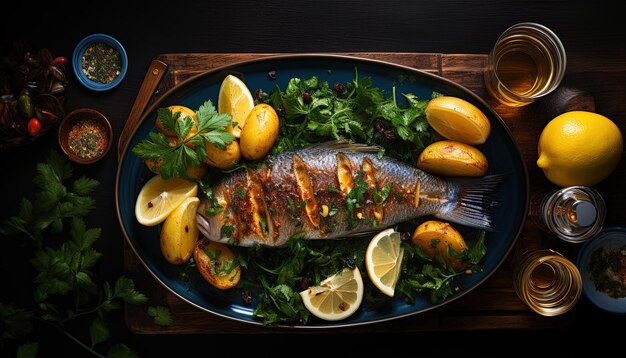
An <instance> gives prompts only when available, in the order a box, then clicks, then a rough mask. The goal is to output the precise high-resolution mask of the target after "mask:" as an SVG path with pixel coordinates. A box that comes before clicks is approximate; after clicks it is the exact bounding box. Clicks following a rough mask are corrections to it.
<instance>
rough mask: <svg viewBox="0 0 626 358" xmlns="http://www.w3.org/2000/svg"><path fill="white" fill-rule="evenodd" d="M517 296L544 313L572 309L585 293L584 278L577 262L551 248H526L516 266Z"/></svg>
mask: <svg viewBox="0 0 626 358" xmlns="http://www.w3.org/2000/svg"><path fill="white" fill-rule="evenodd" d="M513 286H514V288H515V293H517V296H518V297H519V298H520V299H521V300H522V301H523V302H524V303H525V304H527V305H528V306H529V307H530V308H531V309H532V310H533V311H535V312H537V313H539V314H541V315H543V316H557V315H561V314H563V313H565V312H567V311H569V310H570V309H572V308H573V307H574V306H575V305H576V303H577V302H578V300H579V299H580V295H581V293H582V279H581V276H580V272H579V271H578V268H577V267H576V265H575V264H574V263H572V262H571V261H569V260H568V259H567V258H565V257H563V255H561V254H560V253H558V252H556V251H554V250H550V249H540V250H533V251H528V252H525V253H524V254H523V255H522V257H521V259H520V261H519V263H518V264H517V265H516V266H515V267H514V270H513Z"/></svg>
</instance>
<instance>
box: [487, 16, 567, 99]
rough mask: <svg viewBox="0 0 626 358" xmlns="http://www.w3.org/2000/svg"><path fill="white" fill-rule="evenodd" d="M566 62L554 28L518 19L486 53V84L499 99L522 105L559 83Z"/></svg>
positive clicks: (563, 50)
mask: <svg viewBox="0 0 626 358" xmlns="http://www.w3.org/2000/svg"><path fill="white" fill-rule="evenodd" d="M565 65H566V56H565V48H564V47H563V44H562V43H561V40H559V38H558V37H557V36H556V35H555V34H554V32H552V31H551V30H550V29H548V28H547V27H545V26H543V25H540V24H536V23H532V22H523V23H519V24H516V25H513V26H511V27H509V28H508V29H506V30H505V31H504V32H503V33H502V34H501V35H500V37H499V38H498V40H497V41H496V44H495V45H494V47H493V49H492V50H491V53H489V57H488V61H487V69H486V71H485V86H486V87H487V90H488V91H489V93H491V95H492V96H494V97H495V98H497V99H498V100H499V101H500V102H501V103H503V104H505V105H507V106H511V107H521V106H525V105H527V104H530V103H533V102H534V101H536V100H537V99H539V98H541V97H543V96H545V95H547V94H549V93H550V92H552V91H553V90H555V89H556V88H557V87H558V86H559V84H560V83H561V80H562V79H563V75H564V74H565Z"/></svg>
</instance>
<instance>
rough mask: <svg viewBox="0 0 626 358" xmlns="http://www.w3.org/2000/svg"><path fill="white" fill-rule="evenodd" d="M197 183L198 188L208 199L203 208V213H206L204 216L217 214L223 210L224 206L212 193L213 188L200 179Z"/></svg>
mask: <svg viewBox="0 0 626 358" xmlns="http://www.w3.org/2000/svg"><path fill="white" fill-rule="evenodd" d="M198 184H199V185H200V190H201V191H202V193H203V194H204V196H206V198H207V200H208V201H209V204H208V205H207V206H206V209H204V213H205V214H206V216H213V215H217V214H219V213H221V212H222V211H224V207H223V206H221V205H220V203H219V201H218V200H217V198H216V197H215V195H214V194H213V190H212V189H211V186H210V185H209V184H207V183H206V182H204V181H200V182H199V183H198Z"/></svg>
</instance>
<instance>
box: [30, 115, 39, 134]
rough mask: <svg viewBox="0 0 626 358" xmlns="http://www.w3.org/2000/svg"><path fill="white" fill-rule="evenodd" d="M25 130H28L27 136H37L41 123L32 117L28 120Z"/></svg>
mask: <svg viewBox="0 0 626 358" xmlns="http://www.w3.org/2000/svg"><path fill="white" fill-rule="evenodd" d="M27 128H28V134H30V135H31V136H33V137H34V136H36V135H37V134H39V132H41V122H39V120H38V119H37V118H35V117H33V118H31V119H30V120H28V126H27Z"/></svg>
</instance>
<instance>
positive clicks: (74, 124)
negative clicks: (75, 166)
mask: <svg viewBox="0 0 626 358" xmlns="http://www.w3.org/2000/svg"><path fill="white" fill-rule="evenodd" d="M112 138H113V130H112V129H111V123H109V121H108V119H107V118H106V117H105V116H104V115H103V114H102V113H100V112H98V111H96V110H94V109H90V108H79V109H76V110H74V111H72V112H71V113H69V114H68V115H67V116H65V118H63V121H61V124H60V126H59V133H58V140H59V145H60V146H61V150H63V153H65V155H66V156H67V157H68V158H69V159H70V160H72V161H74V162H76V163H80V164H90V163H95V162H97V161H98V160H100V159H102V158H104V156H105V155H106V154H107V152H108V151H109V149H110V148H111V142H112Z"/></svg>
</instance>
